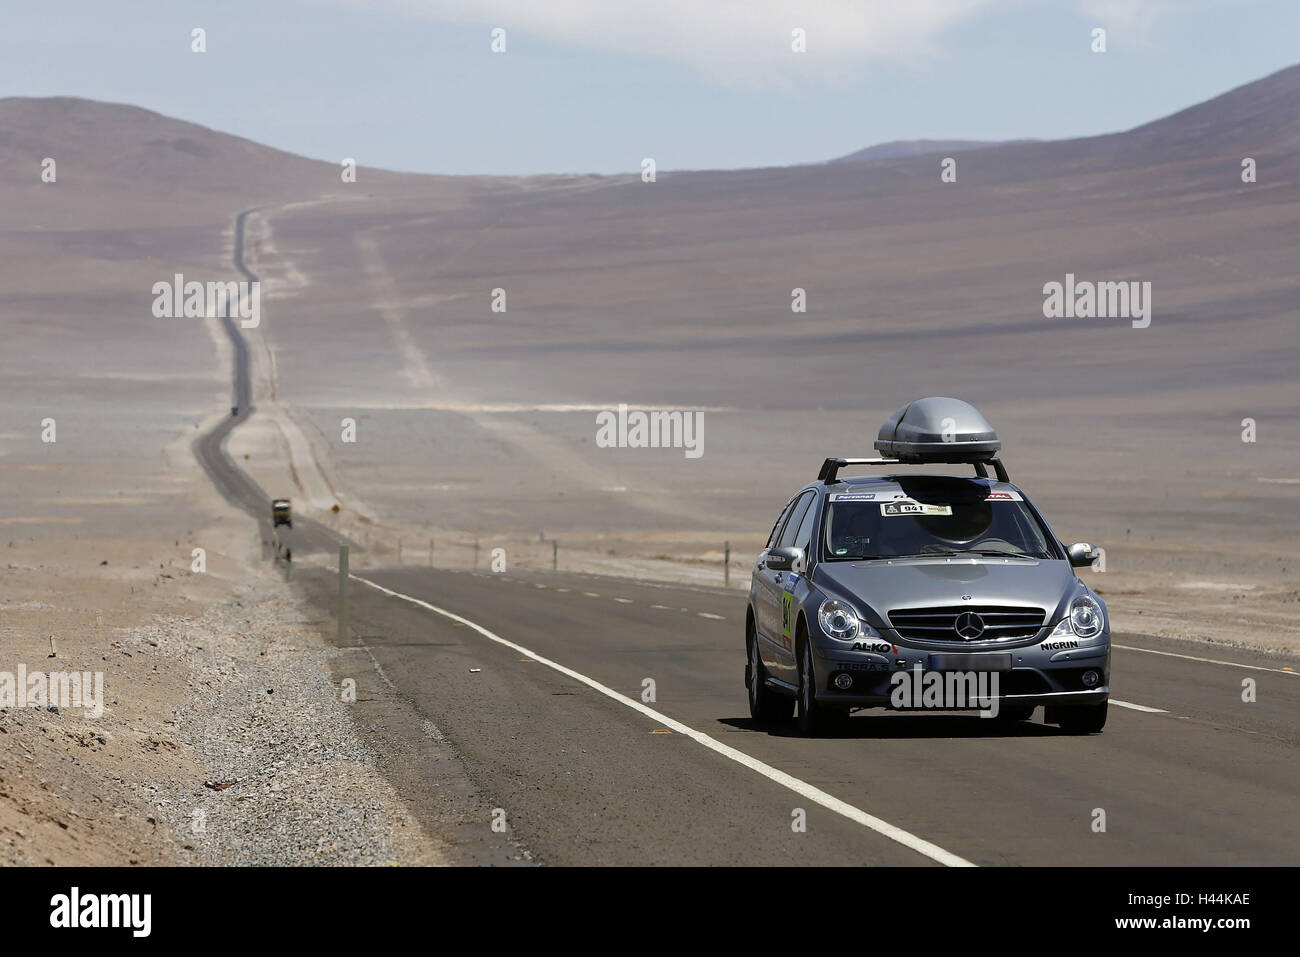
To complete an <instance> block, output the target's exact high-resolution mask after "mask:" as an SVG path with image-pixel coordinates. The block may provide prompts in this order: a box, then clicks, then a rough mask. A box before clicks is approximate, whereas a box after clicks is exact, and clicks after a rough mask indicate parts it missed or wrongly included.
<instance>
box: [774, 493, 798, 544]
mask: <svg viewBox="0 0 1300 957" xmlns="http://www.w3.org/2000/svg"><path fill="white" fill-rule="evenodd" d="M793 504H794V499H790V501H788V502H786V503H785V508H783V509H781V514H780V515H778V516H777V517H776V524H775V525H773V526H772V534H771V535H769V536H767V547H768V548H776V537H777V536H778V535H780V534H781V523H782V522H784V521H785V517H786V516H787V515H789V514H790V506H791V505H793Z"/></svg>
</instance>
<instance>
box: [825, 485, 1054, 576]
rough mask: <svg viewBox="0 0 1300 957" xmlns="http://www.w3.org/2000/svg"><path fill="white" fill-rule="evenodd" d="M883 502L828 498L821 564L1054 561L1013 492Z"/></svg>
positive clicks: (1039, 530) (857, 497)
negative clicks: (989, 558) (958, 558)
mask: <svg viewBox="0 0 1300 957" xmlns="http://www.w3.org/2000/svg"><path fill="white" fill-rule="evenodd" d="M993 496H998V497H997V498H994V497H993ZM1002 496H1006V497H1005V498H1003V497H1002ZM885 498H886V495H881V496H879V498H877V497H875V496H872V499H871V500H864V497H863V496H861V495H832V496H830V500H829V501H828V502H827V503H826V525H825V529H824V531H825V534H824V535H823V538H822V540H823V542H824V543H825V553H824V556H823V560H824V561H862V560H863V559H871V558H898V557H902V556H908V557H919V556H928V555H946V554H953V553H958V554H963V553H971V554H983V555H994V556H996V555H1013V556H1019V557H1023V558H1047V559H1050V558H1055V557H1057V556H1056V555H1054V554H1053V553H1052V551H1051V549H1050V548H1049V546H1048V544H1047V538H1046V536H1045V535H1044V534H1043V530H1042V528H1041V527H1040V525H1039V523H1038V521H1037V519H1035V517H1034V515H1033V513H1032V512H1030V511H1029V509H1028V507H1027V506H1026V505H1025V503H1024V502H1023V501H1022V500H1021V499H1020V497H1019V496H1018V495H1015V494H1014V493H1009V492H1000V493H992V495H991V496H990V497H989V498H987V499H979V500H971V499H970V498H969V497H966V498H965V500H964V501H963V500H962V498H961V497H958V498H955V499H954V500H952V501H947V502H942V501H934V500H932V499H931V500H927V501H925V502H918V501H915V500H913V499H909V498H904V497H896V498H895V497H888V499H887V500H886V501H880V500H879V499H885Z"/></svg>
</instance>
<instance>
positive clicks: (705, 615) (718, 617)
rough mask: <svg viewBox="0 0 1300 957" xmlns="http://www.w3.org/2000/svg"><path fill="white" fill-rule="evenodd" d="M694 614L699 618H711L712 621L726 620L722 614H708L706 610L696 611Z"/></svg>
mask: <svg viewBox="0 0 1300 957" xmlns="http://www.w3.org/2000/svg"><path fill="white" fill-rule="evenodd" d="M695 614H697V615H699V616H700V617H701V618H712V619H713V620H714V621H726V620H727V619H726V618H724V617H723V616H722V615H710V614H709V613H708V612H707V611H697V612H696V613H695Z"/></svg>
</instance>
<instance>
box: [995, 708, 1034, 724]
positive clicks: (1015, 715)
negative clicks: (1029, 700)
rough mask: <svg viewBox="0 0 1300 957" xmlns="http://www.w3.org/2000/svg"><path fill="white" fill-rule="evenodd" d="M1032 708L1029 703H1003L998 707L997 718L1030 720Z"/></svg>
mask: <svg viewBox="0 0 1300 957" xmlns="http://www.w3.org/2000/svg"><path fill="white" fill-rule="evenodd" d="M1034 710H1035V709H1034V706H1033V705H1031V704H1004V705H1002V706H1001V707H999V708H998V718H999V720H1002V721H1030V720H1032V719H1033V717H1034Z"/></svg>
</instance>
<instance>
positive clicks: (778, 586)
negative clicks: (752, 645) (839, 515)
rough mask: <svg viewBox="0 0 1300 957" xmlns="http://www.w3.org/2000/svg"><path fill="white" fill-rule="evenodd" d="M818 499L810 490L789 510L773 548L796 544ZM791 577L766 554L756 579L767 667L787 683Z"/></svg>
mask: <svg viewBox="0 0 1300 957" xmlns="http://www.w3.org/2000/svg"><path fill="white" fill-rule="evenodd" d="M815 497H816V493H814V492H812V491H811V490H810V491H806V492H803V493H802V494H801V495H800V496H799V497H798V498H797V499H796V500H795V503H794V505H792V506H791V507H790V508H789V509H788V510H787V512H788V514H787V515H786V518H785V522H784V524H783V525H782V527H781V532H780V534H779V535H778V536H777V540H776V544H775V545H774V546H773V547H789V546H791V545H793V544H794V540H795V536H796V534H797V533H798V530H799V527H800V526H801V525H802V523H803V520H804V516H805V515H806V513H807V512H808V508H809V506H810V505H812V503H813V500H814V498H815ZM791 574H792V573H790V572H784V571H776V570H774V569H771V568H768V567H767V551H764V552H763V555H762V556H761V557H760V558H759V567H758V568H757V569H756V570H755V575H754V577H755V580H756V582H757V584H758V587H759V589H760V591H761V593H762V595H761V599H760V605H761V608H762V610H761V611H760V612H758V615H759V622H758V630H759V633H760V635H761V636H762V637H763V638H764V639H766V640H765V641H760V642H759V646H760V651H761V653H762V655H763V663H764V665H766V666H767V667H768V669H769V670H770V671H771V672H772V674H773V675H774V676H776V677H781V678H782V679H783V680H789V678H788V675H789V674H790V672H791V668H792V666H793V663H794V651H793V647H794V637H793V607H792V600H793V599H792V598H791V597H790V589H791V586H792V585H793V583H794V581H796V580H797V576H795V578H794V579H792V578H791Z"/></svg>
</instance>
